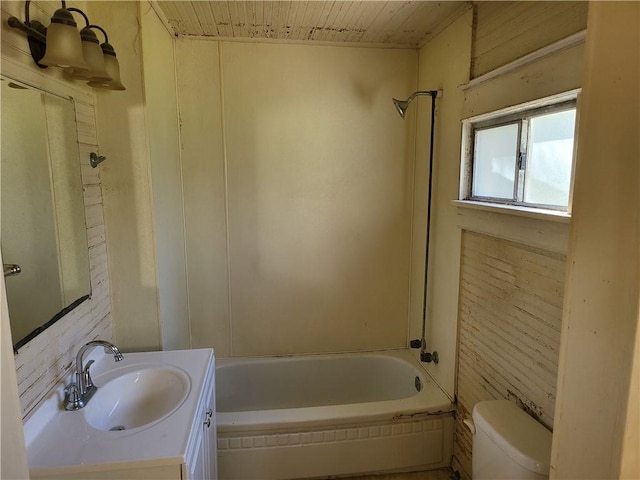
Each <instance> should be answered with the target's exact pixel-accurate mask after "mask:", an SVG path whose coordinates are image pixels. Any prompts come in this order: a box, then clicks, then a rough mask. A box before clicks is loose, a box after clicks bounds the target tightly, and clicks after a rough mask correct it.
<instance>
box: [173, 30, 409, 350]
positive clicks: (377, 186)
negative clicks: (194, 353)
mask: <svg viewBox="0 0 640 480" xmlns="http://www.w3.org/2000/svg"><path fill="white" fill-rule="evenodd" d="M218 48H220V53H219V52H218ZM190 50H193V51H198V52H200V54H199V55H195V54H191V53H190ZM178 52H179V54H178V64H179V69H178V85H179V95H180V115H181V120H182V122H183V123H182V136H183V145H184V147H183V148H184V150H183V169H184V178H185V208H186V212H187V213H186V222H187V245H188V248H187V254H188V264H189V271H190V273H189V290H190V296H189V300H190V303H191V305H196V306H197V308H195V309H194V308H192V315H191V322H192V331H194V332H195V331H199V332H203V333H205V334H206V335H207V337H200V338H199V339H198V341H199V342H200V343H203V344H205V345H209V346H215V347H216V348H218V349H219V352H221V353H222V354H223V355H225V354H228V355H264V354H283V353H318V352H327V351H349V350H362V349H376V348H391V347H402V346H405V345H406V340H407V314H408V312H407V309H408V301H409V261H410V259H409V235H410V220H411V194H412V185H413V165H412V158H410V157H408V156H407V151H408V150H409V149H408V145H407V138H408V135H409V130H410V129H411V125H407V124H406V123H404V122H402V121H401V120H400V119H399V117H397V115H396V113H395V112H394V110H393V106H392V104H391V97H393V96H402V95H404V94H405V92H409V93H410V92H411V91H413V90H414V89H415V78H416V66H417V65H416V60H417V58H416V53H415V52H414V51H407V50H381V49H359V48H351V47H348V48H335V47H310V46H300V45H271V44H256V43H246V44H245V43H222V44H221V45H218V44H216V43H215V42H204V41H189V40H180V41H178ZM218 61H219V62H220V64H219V65H220V66H219V70H218V65H217V62H218ZM194 62H197V64H195V63H194ZM218 75H219V76H220V80H217V78H216V77H217V76H218ZM218 82H219V83H218ZM219 85H220V88H221V91H220V90H218V89H217V88H218V86H219ZM185 88H188V89H189V90H188V91H187V90H185ZM191 92H198V95H197V96H194V94H193V93H191ZM218 98H221V102H222V103H221V104H218ZM202 102H206V105H207V106H208V107H210V108H206V109H199V108H197V107H200V106H201V104H202ZM193 132H198V134H197V135H194V134H193ZM187 138H189V139H190V141H189V142H187V141H186V139H187ZM219 138H222V144H221V143H220V140H218V139H219ZM197 155H200V159H196V156H197ZM221 202H224V203H221ZM225 209H226V211H225ZM225 213H226V217H225ZM225 218H226V225H227V226H228V229H227V231H226V234H225V235H226V237H227V238H225V237H222V234H223V230H222V229H223V228H224V227H225V223H224V222H225ZM192 229H193V230H192ZM192 231H193V232H194V235H195V236H196V237H197V238H198V239H199V240H198V241H194V240H193V239H192V238H191V236H192V234H191V232H192ZM223 240H224V242H225V243H224V244H223ZM227 242H228V243H227ZM215 245H217V246H218V248H217V249H214V250H211V249H212V247H214V246H215ZM227 245H228V248H229V250H228V266H229V267H228V268H229V269H228V278H229V281H230V283H229V285H230V287H229V288H230V295H229V298H230V300H231V303H230V308H229V314H228V315H224V313H225V306H224V303H225V296H224V295H225V293H226V292H224V290H223V288H224V287H225V283H226V282H225V280H226V279H225V278H224V277H223V276H222V274H223V272H222V271H220V268H221V267H224V266H225V262H226V261H227V258H226V255H227V251H226V247H227ZM202 255H204V256H202ZM203 259H206V260H207V262H210V263H207V262H204V261H203ZM214 267H215V268H214ZM211 297H215V298H218V299H219V301H220V302H219V303H218V304H217V305H216V309H215V311H217V312H219V313H222V315H215V311H210V310H208V309H206V308H203V307H204V306H205V305H206V304H207V303H209V304H210V303H211ZM217 334H221V335H217ZM225 335H227V336H225Z"/></svg>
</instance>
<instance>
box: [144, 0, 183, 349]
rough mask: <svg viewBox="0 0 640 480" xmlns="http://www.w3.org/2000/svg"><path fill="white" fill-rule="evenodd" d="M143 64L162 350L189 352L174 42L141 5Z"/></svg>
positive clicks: (146, 6)
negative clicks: (183, 350)
mask: <svg viewBox="0 0 640 480" xmlns="http://www.w3.org/2000/svg"><path fill="white" fill-rule="evenodd" d="M141 15H142V25H141V28H142V50H143V55H142V60H143V67H144V94H145V107H146V108H145V113H146V122H147V130H148V134H149V156H150V161H151V183H152V191H153V214H154V218H153V220H154V233H155V235H154V238H155V245H156V249H155V250H156V259H155V260H156V269H157V276H158V279H157V281H158V309H159V312H158V313H159V315H160V325H161V332H162V335H161V337H162V349H163V350H175V349H180V348H189V346H190V342H189V310H188V305H187V266H186V255H185V239H184V226H183V225H184V222H183V213H184V212H183V200H182V171H181V168H180V140H179V131H178V99H177V93H176V77H175V60H174V50H173V46H174V42H173V39H172V37H171V36H170V35H169V32H167V30H166V28H165V27H164V25H163V24H162V22H161V21H160V19H159V18H158V16H157V15H156V13H155V11H154V10H153V9H152V8H151V7H150V5H148V4H145V3H143V4H142V5H141Z"/></svg>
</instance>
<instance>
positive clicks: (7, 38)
mask: <svg viewBox="0 0 640 480" xmlns="http://www.w3.org/2000/svg"><path fill="white" fill-rule="evenodd" d="M75 6H78V7H79V8H81V9H84V8H85V5H84V3H83V2H77V3H76V4H75ZM57 8H58V5H56V4H55V3H54V2H33V3H32V5H31V19H32V20H39V21H41V22H42V23H44V24H45V25H47V24H48V23H49V19H50V18H51V16H52V15H53V12H54V11H55V10H56V9H57ZM1 9H2V20H3V21H2V27H1V28H2V73H3V74H4V75H6V76H8V77H10V78H13V79H16V80H19V81H22V82H24V83H27V84H29V85H33V86H35V87H37V88H40V89H42V90H46V91H48V92H51V93H53V94H56V95H60V96H63V97H73V99H74V100H75V109H76V122H77V127H78V141H79V152H80V165H79V166H78V168H80V169H81V173H82V183H83V189H84V202H85V215H86V221H87V237H88V243H89V266H90V271H91V298H90V299H89V300H88V301H86V302H84V303H83V304H81V305H80V306H79V307H77V308H76V309H75V310H73V311H72V312H71V313H69V314H67V315H66V316H64V317H63V318H62V319H60V320H59V321H58V322H57V323H55V324H54V325H53V326H51V327H50V328H48V329H47V330H46V331H45V332H43V333H41V334H40V335H38V336H37V337H36V338H35V339H34V340H32V341H30V342H29V343H28V344H27V345H25V346H24V347H23V348H21V349H20V352H19V353H18V354H17V355H15V357H14V359H15V366H16V372H17V382H18V392H19V395H20V404H21V409H22V415H23V416H26V415H28V413H29V412H30V411H31V410H32V409H33V408H34V406H35V405H36V404H37V403H38V401H39V400H40V399H42V398H43V397H44V396H45V395H46V393H47V392H48V391H49V390H50V389H51V388H52V387H53V386H54V385H56V384H57V383H58V382H59V381H60V379H62V378H63V377H64V376H65V375H66V374H67V373H68V371H69V368H70V366H71V365H72V363H73V358H74V355H75V353H76V349H77V348H78V347H79V346H80V345H83V344H84V343H86V342H87V341H89V340H92V339H95V338H98V337H99V338H102V339H105V340H112V339H113V332H112V320H111V306H110V298H109V292H110V289H109V274H108V272H107V246H106V241H105V225H104V223H105V222H104V216H103V199H102V182H101V177H100V174H101V169H102V166H101V167H100V168H96V169H93V168H91V166H90V165H89V154H90V152H101V153H103V154H106V155H108V156H109V153H108V152H104V151H101V150H100V149H99V147H98V141H97V133H96V123H95V101H94V94H93V90H92V89H90V88H89V87H88V86H86V84H85V83H83V82H81V81H78V82H71V81H69V80H67V79H64V78H63V76H62V73H61V71H60V70H59V69H55V68H48V69H46V70H42V69H39V68H37V67H36V66H35V64H34V63H33V60H32V58H31V55H30V53H29V48H28V44H27V41H26V38H25V36H24V34H22V33H20V32H18V31H17V30H15V29H12V28H9V27H8V26H7V25H6V19H7V18H8V17H9V16H15V17H18V18H20V19H22V18H23V17H24V3H23V2H2V5H1ZM98 23H100V22H98ZM4 120H5V119H3V121H4ZM103 165H105V164H103ZM3 317H4V315H3ZM4 320H6V319H4V318H3V321H4ZM7 321H8V320H7ZM2 381H3V390H4V382H5V377H4V376H3V379H2ZM3 443H4V442H3ZM3 458H4V455H3Z"/></svg>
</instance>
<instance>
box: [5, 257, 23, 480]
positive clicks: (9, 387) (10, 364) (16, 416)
mask: <svg viewBox="0 0 640 480" xmlns="http://www.w3.org/2000/svg"><path fill="white" fill-rule="evenodd" d="M1 259H2V252H0V260H1ZM0 340H1V341H2V347H1V348H2V360H1V361H0V368H1V369H2V370H1V371H0V375H1V378H2V388H0V392H1V395H2V396H1V402H2V403H1V404H0V415H1V416H2V417H1V418H0V428H2V430H1V431H0V437H1V438H4V441H3V442H1V443H0V449H1V454H0V459H1V462H2V463H0V477H2V478H22V479H25V478H29V471H28V469H27V454H26V450H25V448H24V432H23V430H22V414H21V411H20V401H19V397H18V383H17V380H16V370H15V368H16V367H15V362H14V360H13V348H12V346H13V345H12V343H13V341H12V336H11V329H10V326H9V311H8V310H7V296H6V293H5V283H4V276H2V278H0ZM7 439H10V440H7Z"/></svg>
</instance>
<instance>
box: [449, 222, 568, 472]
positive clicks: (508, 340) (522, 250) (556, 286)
mask: <svg viewBox="0 0 640 480" xmlns="http://www.w3.org/2000/svg"><path fill="white" fill-rule="evenodd" d="M565 263H566V257H565V256H564V255H563V254H560V253H552V252H549V251H545V250H540V249H536V248H532V247H528V246H526V245H523V244H518V243H514V242H509V241H505V240H502V239H497V238H495V237H490V236H485V235H481V234H478V233H475V232H470V231H467V230H465V231H463V233H462V258H461V267H460V303H459V312H460V313H459V329H460V339H459V352H458V354H459V358H458V371H459V376H458V403H459V407H460V412H461V414H460V415H459V418H458V420H457V421H456V439H455V442H456V460H457V461H458V462H460V466H461V468H462V469H463V471H464V472H465V473H466V475H469V474H470V473H471V442H472V437H471V433H470V432H469V430H468V429H467V428H466V426H464V425H463V424H462V420H463V419H464V418H465V416H466V415H470V412H471V411H472V410H473V407H474V406H475V404H476V403H477V402H480V401H482V400H491V399H501V398H506V399H510V400H512V401H514V402H515V403H517V404H518V405H519V406H520V407H521V408H524V409H525V410H526V411H527V412H529V413H530V414H531V415H532V416H534V417H535V418H537V419H538V420H539V421H540V422H541V423H542V424H544V425H546V426H547V428H551V426H552V424H553V418H554V409H555V394H556V382H557V373H558V354H559V347H560V324H561V322H562V300H563V292H564V276H565Z"/></svg>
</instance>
